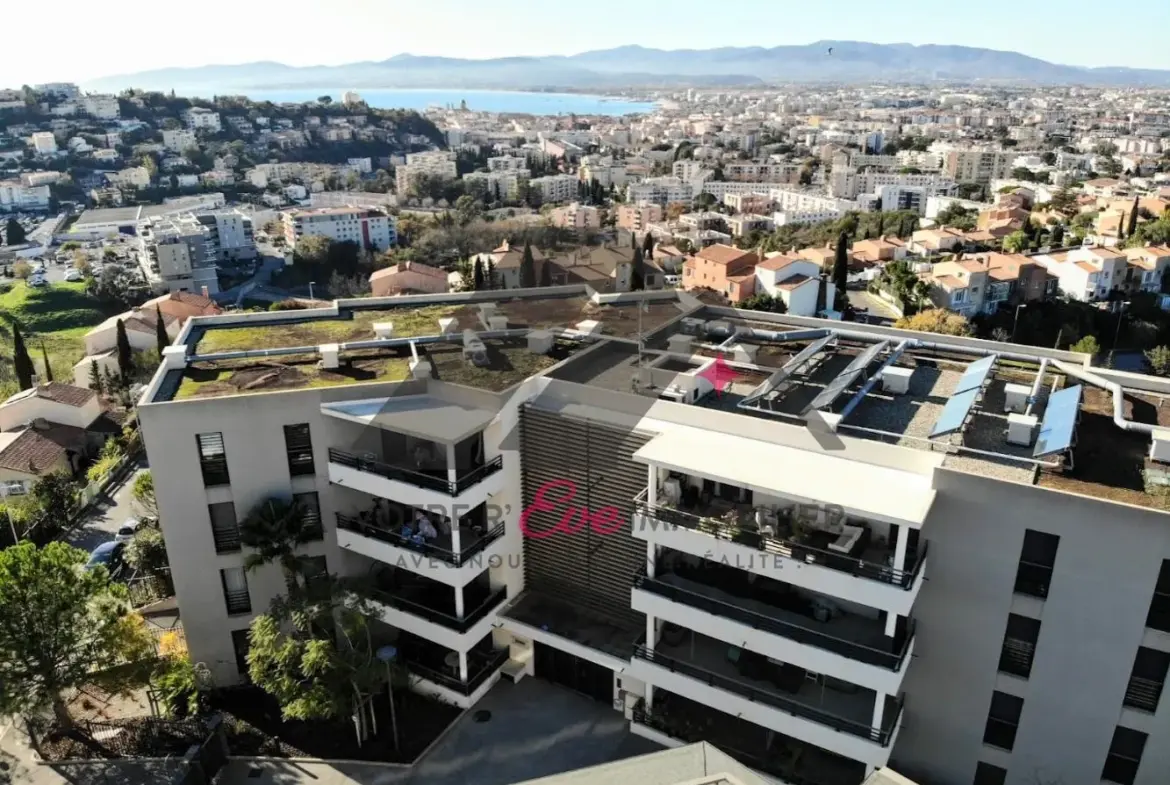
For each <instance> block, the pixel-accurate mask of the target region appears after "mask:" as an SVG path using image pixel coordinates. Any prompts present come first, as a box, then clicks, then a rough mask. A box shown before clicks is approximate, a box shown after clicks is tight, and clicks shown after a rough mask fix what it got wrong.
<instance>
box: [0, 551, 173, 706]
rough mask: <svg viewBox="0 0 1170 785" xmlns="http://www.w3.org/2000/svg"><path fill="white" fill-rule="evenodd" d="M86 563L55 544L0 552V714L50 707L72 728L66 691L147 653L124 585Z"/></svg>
mask: <svg viewBox="0 0 1170 785" xmlns="http://www.w3.org/2000/svg"><path fill="white" fill-rule="evenodd" d="M86 558H87V557H86V554H85V552H84V551H81V550H78V549H77V548H74V547H72V546H70V545H66V544H65V543H61V542H53V543H49V544H48V545H46V546H45V547H44V548H39V549H38V548H37V547H36V546H35V545H33V544H32V543H31V542H22V543H20V544H19V545H14V546H12V547H10V548H8V549H6V550H4V551H0V597H3V598H4V599H3V602H0V714H22V715H23V714H28V713H30V712H33V711H37V710H41V709H44V708H48V707H51V708H52V709H53V713H54V716H55V717H56V719H57V721H58V723H59V724H60V725H61V726H63V727H66V728H68V727H71V726H72V719H71V718H70V716H69V710H68V707H67V705H66V702H65V691H66V690H68V689H71V688H76V687H81V686H83V685H85V684H87V683H89V682H91V681H93V680H94V679H95V678H100V674H101V672H103V671H107V670H109V669H110V668H111V667H112V666H114V665H117V664H120V663H122V662H136V661H139V660H141V659H145V658H147V657H149V656H151V655H152V654H153V651H154V649H153V645H152V643H151V641H150V637H149V634H148V633H147V632H146V629H145V626H144V624H143V622H142V618H141V617H139V616H137V615H135V614H132V613H131V610H130V606H129V603H128V601H127V598H126V590H125V587H123V586H120V585H118V584H115V583H112V582H111V581H110V576H109V574H108V573H107V572H106V570H105V568H104V567H98V568H97V569H94V570H89V571H87V570H85V569H84V565H85V563H86Z"/></svg>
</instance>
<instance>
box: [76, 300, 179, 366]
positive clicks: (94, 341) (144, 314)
mask: <svg viewBox="0 0 1170 785" xmlns="http://www.w3.org/2000/svg"><path fill="white" fill-rule="evenodd" d="M118 320H121V321H122V324H123V325H125V327H126V338H127V339H128V340H129V342H130V348H131V349H132V350H134V351H137V352H142V351H149V350H151V349H157V348H158V328H157V326H156V325H157V324H158V311H157V310H155V309H153V308H136V309H133V310H130V311H126V312H125V313H120V314H118V315H116V316H111V317H110V318H109V319H106V320H105V321H104V322H102V323H101V324H99V325H98V326H97V327H94V328H93V329H92V330H90V331H89V332H87V333H86V334H85V353H86V354H87V355H91V356H92V355H97V354H102V353H104V352H108V351H110V350H111V349H116V348H117V346H118V337H117V336H118ZM163 323H164V324H165V325H166V331H167V336H168V337H169V338H172V339H173V338H174V337H175V336H176V335H178V334H179V320H178V319H176V318H175V317H174V316H171V315H169V314H167V313H165V312H164V313H163Z"/></svg>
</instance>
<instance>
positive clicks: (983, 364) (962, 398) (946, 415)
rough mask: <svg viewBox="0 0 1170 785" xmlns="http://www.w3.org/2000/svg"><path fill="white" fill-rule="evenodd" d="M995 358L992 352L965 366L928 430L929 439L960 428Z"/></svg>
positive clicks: (988, 374)
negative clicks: (952, 390) (932, 426)
mask: <svg viewBox="0 0 1170 785" xmlns="http://www.w3.org/2000/svg"><path fill="white" fill-rule="evenodd" d="M996 359H997V357H996V355H994V354H993V355H991V356H990V357H984V358H983V359H982V360H976V361H975V362H973V363H971V364H970V365H968V366H967V369H966V370H965V371H963V375H962V376H960V377H959V383H958V384H956V385H955V390H954V392H952V393H951V397H950V398H949V399H947V403H946V405H945V406H943V410H942V414H940V415H939V416H938V420H937V421H936V422H935V424H934V428H933V429H931V431H930V438H931V439H933V438H935V437H936V436H946V435H947V434H951V433H954V432H955V431H959V430H962V428H963V423H965V422H967V415H968V414H970V413H971V409H972V408H973V407H974V406H975V402H976V401H977V400H979V393H981V392H983V383H984V382H986V381H987V377H988V376H990V375H991V369H992V368H993V367H994V366H995V361H996Z"/></svg>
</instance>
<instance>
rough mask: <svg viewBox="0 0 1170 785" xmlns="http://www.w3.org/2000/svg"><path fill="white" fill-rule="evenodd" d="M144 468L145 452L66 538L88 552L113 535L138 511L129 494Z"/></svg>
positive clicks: (87, 512)
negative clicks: (131, 469)
mask: <svg viewBox="0 0 1170 785" xmlns="http://www.w3.org/2000/svg"><path fill="white" fill-rule="evenodd" d="M146 470H147V465H146V458H145V456H143V457H141V458H139V460H138V464H137V465H136V466H135V467H134V471H132V472H130V473H129V474H127V475H126V478H125V479H124V480H123V481H122V482H121V483H119V484H117V485H111V486H110V487H109V488H107V489H106V492H105V493H104V494H103V495H102V496H101V497H99V498H98V499H97V500H96V501H95V503H94V504H93V505H92V506H91V507H90V508H89V510H88V511H86V513H85V516H84V517H83V518H82V519H81V524H80V525H79V526H78V527H77V528H75V529H74V530H73V531H71V532H69V534H67V535H66V536H65V542H67V543H69V544H70V545H73V546H75V547H77V548H81V549H82V550H84V551H86V552H89V551H92V550H93V549H94V548H96V547H97V546H99V545H101V544H102V543H103V542H109V541H110V540H112V539H114V535H115V534H117V533H118V528H119V527H120V526H121V525H122V524H123V523H125V522H126V519H127V518H133V517H136V516H137V515H138V514H139V513H138V510H137V509H135V506H134V503H133V501H132V500H131V498H130V493H131V490H132V489H133V488H134V478H135V477H137V476H138V475H139V474H142V473H143V472H144V471H146Z"/></svg>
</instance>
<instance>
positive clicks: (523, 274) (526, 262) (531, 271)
mask: <svg viewBox="0 0 1170 785" xmlns="http://www.w3.org/2000/svg"><path fill="white" fill-rule="evenodd" d="M594 182H597V181H596V180H594ZM535 287H536V263H535V262H534V261H533V260H532V245H531V244H530V243H527V242H526V243H524V256H523V257H521V259H520V288H521V289H533V288H535Z"/></svg>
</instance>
